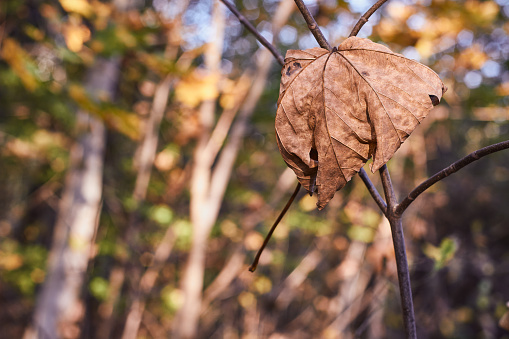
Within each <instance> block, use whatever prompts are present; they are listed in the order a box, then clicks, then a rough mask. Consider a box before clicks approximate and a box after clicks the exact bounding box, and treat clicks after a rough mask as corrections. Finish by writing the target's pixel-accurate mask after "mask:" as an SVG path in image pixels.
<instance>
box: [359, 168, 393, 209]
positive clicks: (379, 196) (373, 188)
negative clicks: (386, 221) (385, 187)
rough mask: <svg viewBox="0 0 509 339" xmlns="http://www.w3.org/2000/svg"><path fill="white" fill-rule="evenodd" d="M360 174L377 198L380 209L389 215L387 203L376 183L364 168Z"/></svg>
mask: <svg viewBox="0 0 509 339" xmlns="http://www.w3.org/2000/svg"><path fill="white" fill-rule="evenodd" d="M359 176H360V177H361V179H362V181H363V182H364V185H366V187H367V189H368V191H369V193H370V194H371V197H372V198H373V200H375V202H376V204H377V205H378V207H380V210H381V211H382V212H383V213H384V215H386V216H387V205H386V204H385V201H384V200H383V198H382V196H381V195H380V193H378V191H377V189H376V187H375V185H373V183H372V182H371V180H369V177H368V174H367V173H366V171H365V170H364V168H361V170H360V171H359Z"/></svg>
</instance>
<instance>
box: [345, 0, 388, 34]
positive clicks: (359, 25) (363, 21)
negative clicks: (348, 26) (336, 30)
mask: <svg viewBox="0 0 509 339" xmlns="http://www.w3.org/2000/svg"><path fill="white" fill-rule="evenodd" d="M386 2H387V0H378V1H377V2H376V3H375V4H374V5H373V6H372V7H371V8H370V9H368V11H367V12H366V13H364V15H363V16H361V18H360V19H359V21H357V23H356V24H355V26H354V28H353V29H352V32H351V33H350V36H356V35H357V33H359V31H360V30H361V28H362V26H364V25H365V24H366V22H368V19H369V17H370V16H371V15H373V13H375V12H376V11H377V9H379V8H380V7H381V6H382V5H383V4H384V3H386Z"/></svg>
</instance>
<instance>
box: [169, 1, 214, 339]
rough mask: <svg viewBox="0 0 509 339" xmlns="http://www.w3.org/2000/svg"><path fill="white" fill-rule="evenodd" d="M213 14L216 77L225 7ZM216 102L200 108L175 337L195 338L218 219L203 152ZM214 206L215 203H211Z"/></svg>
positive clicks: (209, 61) (209, 60) (210, 64)
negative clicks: (188, 241) (188, 248)
mask: <svg viewBox="0 0 509 339" xmlns="http://www.w3.org/2000/svg"><path fill="white" fill-rule="evenodd" d="M213 6H214V9H213V14H212V27H211V30H212V31H213V33H212V36H213V41H212V42H211V43H209V45H208V47H207V50H206V51H205V55H204V56H205V65H206V67H207V71H208V72H209V74H211V75H215V74H219V72H220V64H221V55H222V50H223V37H224V7H223V5H222V4H220V3H219V2H218V1H217V2H214V5H213ZM215 107H216V100H215V99H213V100H206V101H204V102H203V103H202V104H201V107H200V123H201V128H202V131H201V136H200V138H199V140H198V145H197V147H196V150H195V154H194V168H193V174H192V179H191V222H192V224H193V240H192V246H191V251H190V253H189V259H188V262H187V266H186V269H185V272H184V276H183V279H182V289H183V291H184V295H185V301H184V305H183V307H182V308H181V309H180V311H179V312H178V314H177V318H176V319H177V321H176V322H175V326H174V334H175V336H176V337H177V338H192V337H194V336H195V335H196V329H197V324H198V318H199V315H200V309H201V297H202V289H203V276H204V266H205V252H206V246H207V239H208V236H209V233H210V230H211V229H212V226H213V225H214V222H215V220H216V218H217V211H215V210H216V208H214V206H212V205H211V203H210V200H209V190H210V178H211V166H212V162H213V160H214V159H213V157H211V155H210V153H207V152H205V150H206V148H207V144H208V143H209V139H210V134H211V131H212V128H213V124H214V112H215ZM214 204H215V202H214Z"/></svg>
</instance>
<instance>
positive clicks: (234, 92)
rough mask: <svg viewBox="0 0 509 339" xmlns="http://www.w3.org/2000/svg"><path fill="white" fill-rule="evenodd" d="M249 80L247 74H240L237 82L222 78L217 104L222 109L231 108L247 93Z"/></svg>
mask: <svg viewBox="0 0 509 339" xmlns="http://www.w3.org/2000/svg"><path fill="white" fill-rule="evenodd" d="M250 85H251V80H250V79H249V77H248V76H242V77H241V78H240V79H239V80H238V81H237V82H235V81H233V80H230V79H224V80H223V81H222V86H221V87H222V89H221V92H222V94H221V98H220V99H219V104H220V105H221V107H223V108H224V109H232V108H233V107H235V105H236V104H237V103H238V102H239V99H241V98H243V97H244V96H245V94H246V93H247V91H248V89H249V86H250Z"/></svg>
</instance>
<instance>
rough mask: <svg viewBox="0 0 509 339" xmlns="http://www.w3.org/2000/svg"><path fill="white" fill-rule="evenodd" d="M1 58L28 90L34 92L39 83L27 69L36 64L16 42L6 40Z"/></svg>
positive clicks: (0, 54) (9, 39)
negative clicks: (29, 65) (28, 66)
mask: <svg viewBox="0 0 509 339" xmlns="http://www.w3.org/2000/svg"><path fill="white" fill-rule="evenodd" d="M0 56H1V57H2V58H3V59H4V60H5V61H6V62H7V63H8V64H9V66H11V68H12V70H13V71H14V73H16V75H17V76H18V77H19V78H20V79H21V82H22V83H23V86H25V88H26V89H27V90H29V91H30V92H33V91H34V90H35V89H36V88H37V86H38V81H37V79H36V77H35V76H34V75H33V74H32V73H31V72H30V71H29V70H28V68H27V64H33V63H34V62H33V60H32V59H31V58H30V56H29V55H28V53H27V52H26V51H25V50H24V49H23V48H22V47H21V46H20V45H19V44H18V43H17V42H16V40H14V39H11V38H5V39H4V41H3V44H2V51H1V53H0ZM34 67H35V65H34Z"/></svg>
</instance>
